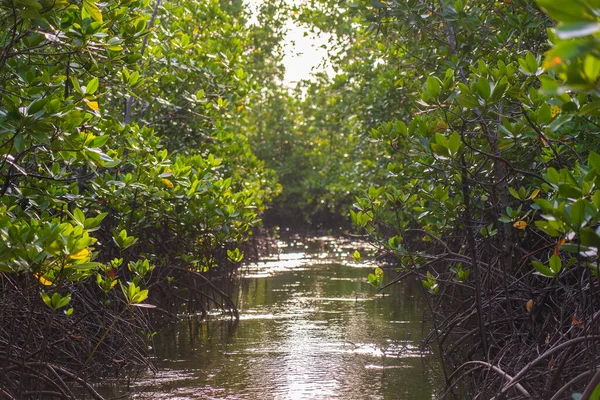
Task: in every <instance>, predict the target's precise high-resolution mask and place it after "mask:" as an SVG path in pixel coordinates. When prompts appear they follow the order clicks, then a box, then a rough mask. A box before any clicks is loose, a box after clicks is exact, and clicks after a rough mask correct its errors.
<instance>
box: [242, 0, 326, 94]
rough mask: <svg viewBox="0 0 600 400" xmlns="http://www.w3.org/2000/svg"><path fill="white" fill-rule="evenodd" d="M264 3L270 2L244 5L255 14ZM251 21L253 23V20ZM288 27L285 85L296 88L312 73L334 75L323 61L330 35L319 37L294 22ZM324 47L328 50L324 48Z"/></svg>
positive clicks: (294, 1) (254, 1) (299, 0)
mask: <svg viewBox="0 0 600 400" xmlns="http://www.w3.org/2000/svg"><path fill="white" fill-rule="evenodd" d="M263 1H268V0H245V1H244V3H245V4H246V6H247V7H249V8H250V10H251V12H253V11H254V10H255V9H256V7H257V6H258V5H260V4H261V3H262V2H263ZM287 2H288V3H289V4H302V3H303V0H287ZM250 21H251V22H252V19H251V20H250ZM286 27H287V28H288V33H287V35H286V38H285V41H284V57H283V65H284V66H285V76H284V78H283V83H284V85H286V86H294V85H295V83H296V82H298V81H300V80H303V79H309V78H310V75H311V73H312V72H321V71H327V73H328V74H330V75H333V70H332V69H331V67H329V68H325V67H324V65H323V64H324V63H323V61H324V60H325V59H326V58H327V44H328V42H329V35H327V34H321V35H320V37H319V36H317V35H314V34H311V33H310V31H309V30H308V29H306V28H305V27H303V26H301V25H298V24H296V23H294V22H293V21H288V23H287V24H286ZM305 35H306V36H305ZM323 45H325V47H326V48H322V47H321V46H323Z"/></svg>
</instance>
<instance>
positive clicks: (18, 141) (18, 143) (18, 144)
mask: <svg viewBox="0 0 600 400" xmlns="http://www.w3.org/2000/svg"><path fill="white" fill-rule="evenodd" d="M13 143H14V146H15V150H16V151H17V152H19V153H21V152H22V151H23V150H25V137H24V136H23V134H22V133H20V132H19V133H17V134H16V135H15V138H14V141H13Z"/></svg>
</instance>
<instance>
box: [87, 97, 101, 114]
mask: <svg viewBox="0 0 600 400" xmlns="http://www.w3.org/2000/svg"><path fill="white" fill-rule="evenodd" d="M83 101H85V104H87V106H88V107H89V108H91V109H92V110H94V111H100V106H98V102H97V101H89V100H86V99H83Z"/></svg>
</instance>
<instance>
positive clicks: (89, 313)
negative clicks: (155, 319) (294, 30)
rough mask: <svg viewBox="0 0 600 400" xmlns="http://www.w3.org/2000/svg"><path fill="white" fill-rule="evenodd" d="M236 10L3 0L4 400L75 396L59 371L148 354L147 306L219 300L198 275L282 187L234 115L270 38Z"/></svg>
mask: <svg viewBox="0 0 600 400" xmlns="http://www.w3.org/2000/svg"><path fill="white" fill-rule="evenodd" d="M267 11H268V10H267ZM259 12H260V11H259ZM266 14H267V15H268V12H266ZM244 15H245V14H243V13H242V10H241V5H240V4H239V2H232V3H228V2H219V1H217V0H210V1H202V2H195V1H187V0H184V1H178V2H162V1H161V0H157V1H155V2H150V1H129V0H125V1H116V0H115V1H113V0H110V1H107V2H103V3H98V2H94V1H92V0H83V1H74V2H68V1H42V0H40V1H38V0H15V1H4V2H2V3H1V5H0V43H1V47H0V82H2V83H1V86H0V210H1V211H0V236H1V238H2V240H1V241H0V279H1V286H0V297H1V300H0V359H1V360H2V362H1V363H0V366H1V367H0V397H4V396H7V397H9V398H12V397H10V396H17V397H20V398H21V397H26V396H29V395H33V393H35V392H36V391H37V390H40V391H41V392H43V391H46V392H48V393H47V394H50V393H54V394H56V395H63V396H66V397H71V396H74V394H73V392H72V391H71V389H69V387H68V385H67V384H65V381H70V380H73V379H74V380H76V381H80V383H81V382H83V381H81V379H82V378H83V379H85V378H86V377H88V376H92V375H95V376H97V374H98V373H99V370H103V369H104V370H105V369H106V368H111V369H115V370H118V369H121V368H123V366H124V365H128V364H135V363H139V362H141V363H142V364H143V363H145V361H144V360H143V358H140V357H141V356H142V353H143V352H144V350H143V349H144V346H143V342H140V341H139V340H138V339H139V338H140V335H141V338H142V339H144V340H145V339H147V338H149V337H150V336H151V334H152V330H151V329H150V328H148V327H147V326H146V322H144V315H145V314H144V312H143V311H144V309H146V308H150V307H155V306H156V305H158V306H159V307H162V312H163V313H166V314H170V315H174V313H177V312H180V311H182V310H185V311H188V312H196V311H198V312H202V313H206V311H207V309H206V307H208V306H210V303H212V304H213V306H218V307H222V308H224V309H232V306H231V305H228V304H227V300H228V298H227V296H226V294H225V293H224V292H223V291H221V290H220V289H219V287H217V286H215V284H214V283H212V282H211V280H210V277H211V276H213V275H215V274H217V275H218V274H228V273H229V272H228V270H227V266H228V265H230V264H232V263H238V262H239V261H241V259H242V258H243V254H242V253H241V252H240V251H239V250H238V249H237V248H236V243H241V242H243V241H245V240H247V239H248V237H249V236H250V235H251V234H252V230H253V229H254V227H256V226H257V225H258V224H259V223H260V219H259V217H260V214H261V213H262V212H263V210H264V207H265V203H266V202H268V201H269V200H270V199H271V198H272V196H273V195H275V194H277V192H278V191H279V186H278V185H277V183H276V182H275V179H274V175H273V173H272V171H270V170H267V169H265V167H264V166H263V163H262V162H261V161H259V160H258V159H257V158H256V156H255V155H254V154H253V152H252V150H251V149H250V147H249V144H248V140H247V138H246V132H247V131H248V130H249V129H250V127H248V126H247V121H243V120H242V118H241V117H240V112H241V111H242V110H243V108H244V104H245V103H246V102H252V101H253V100H252V99H253V98H254V97H256V96H257V93H259V90H258V89H257V82H255V81H253V80H252V79H250V78H249V73H248V71H247V70H249V69H250V68H251V67H252V66H253V65H256V64H257V62H256V60H255V59H254V58H255V55H256V54H257V52H261V51H262V50H261V49H258V48H257V47H256V37H259V36H260V35H265V33H264V26H265V25H264V24H263V25H262V26H261V25H260V24H255V25H248V24H246V23H245V21H246V19H245V16H244ZM274 40H275V39H274ZM270 58H271V53H267V54H263V55H262V59H263V60H264V62H269V59H270ZM148 296H150V298H149V299H148V300H147V298H148ZM131 306H138V307H134V308H132V307H131ZM63 311H64V312H63ZM127 316H128V317H127ZM146 335H148V336H146ZM123 337H127V338H129V339H127V343H128V344H127V343H126V342H124V341H123V340H124V339H123ZM65 338H66V339H65ZM69 338H71V339H69ZM73 338H75V339H73ZM65 341H66V342H68V343H67V344H66V345H65V343H63V342H65ZM57 343H62V345H60V346H59V345H57ZM135 349H137V352H136V351H134V350H135ZM138 354H139V355H138ZM96 358H98V359H99V360H98V361H99V362H93V361H94V360H95V359H96ZM67 360H68V361H67ZM32 369H33V370H35V371H38V372H37V373H31V372H27V371H32ZM75 371H76V373H75ZM40 377H41V379H39V378H40ZM56 377H59V378H58V379H55V378H56ZM32 379H33V380H32ZM63 380H64V381H63ZM82 385H83V383H82ZM84 386H85V385H84ZM87 389H89V390H90V391H91V392H93V390H92V389H91V387H87ZM28 391H29V392H30V393H27V392H28Z"/></svg>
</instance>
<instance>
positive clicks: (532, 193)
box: [527, 189, 540, 200]
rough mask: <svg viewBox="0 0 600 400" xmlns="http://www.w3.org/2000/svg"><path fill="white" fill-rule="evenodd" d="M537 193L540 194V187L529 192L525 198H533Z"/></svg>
mask: <svg viewBox="0 0 600 400" xmlns="http://www.w3.org/2000/svg"><path fill="white" fill-rule="evenodd" d="M538 194H540V189H535V190H534V191H533V192H531V194H530V195H529V197H528V198H527V200H533V199H535V198H536V197H537V195H538Z"/></svg>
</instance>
